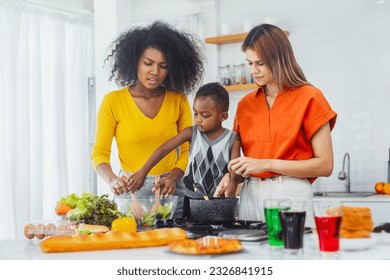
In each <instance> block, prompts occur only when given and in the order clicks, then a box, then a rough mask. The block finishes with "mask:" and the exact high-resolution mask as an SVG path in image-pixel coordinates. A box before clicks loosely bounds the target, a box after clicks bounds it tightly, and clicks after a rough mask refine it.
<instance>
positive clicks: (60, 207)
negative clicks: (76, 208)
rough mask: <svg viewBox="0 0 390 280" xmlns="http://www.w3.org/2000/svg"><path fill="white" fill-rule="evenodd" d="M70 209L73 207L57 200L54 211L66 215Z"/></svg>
mask: <svg viewBox="0 0 390 280" xmlns="http://www.w3.org/2000/svg"><path fill="white" fill-rule="evenodd" d="M72 209H73V208H72V207H70V206H69V205H68V204H66V203H63V202H58V203H57V205H56V209H55V211H56V214H57V215H66V213H68V212H69V211H70V210H72Z"/></svg>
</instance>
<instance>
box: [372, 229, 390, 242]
mask: <svg viewBox="0 0 390 280" xmlns="http://www.w3.org/2000/svg"><path fill="white" fill-rule="evenodd" d="M372 236H375V238H376V239H377V240H378V244H390V233H386V232H381V233H372Z"/></svg>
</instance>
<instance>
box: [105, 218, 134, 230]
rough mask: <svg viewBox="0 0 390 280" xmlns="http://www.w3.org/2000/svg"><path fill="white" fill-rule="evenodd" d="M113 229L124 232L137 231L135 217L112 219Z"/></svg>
mask: <svg viewBox="0 0 390 280" xmlns="http://www.w3.org/2000/svg"><path fill="white" fill-rule="evenodd" d="M111 229H112V230H117V231H123V232H136V231H137V223H136V221H135V219H134V218H133V217H123V218H118V219H115V220H114V221H112V224H111Z"/></svg>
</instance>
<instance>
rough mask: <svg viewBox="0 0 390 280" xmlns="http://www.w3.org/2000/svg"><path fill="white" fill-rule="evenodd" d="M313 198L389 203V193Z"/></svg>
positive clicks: (317, 198)
mask: <svg viewBox="0 0 390 280" xmlns="http://www.w3.org/2000/svg"><path fill="white" fill-rule="evenodd" d="M313 199H314V200H320V199H328V200H335V199H337V200H342V201H359V202H387V203H390V195H387V194H375V195H370V196H366V197H332V196H315V197H313Z"/></svg>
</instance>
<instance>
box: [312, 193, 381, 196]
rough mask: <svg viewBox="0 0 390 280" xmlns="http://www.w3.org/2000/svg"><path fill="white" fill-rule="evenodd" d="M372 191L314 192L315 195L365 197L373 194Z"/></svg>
mask: <svg viewBox="0 0 390 280" xmlns="http://www.w3.org/2000/svg"><path fill="white" fill-rule="evenodd" d="M374 194H375V193H374V192H349V193H348V192H315V193H313V196H315V197H367V196H371V195H374Z"/></svg>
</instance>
